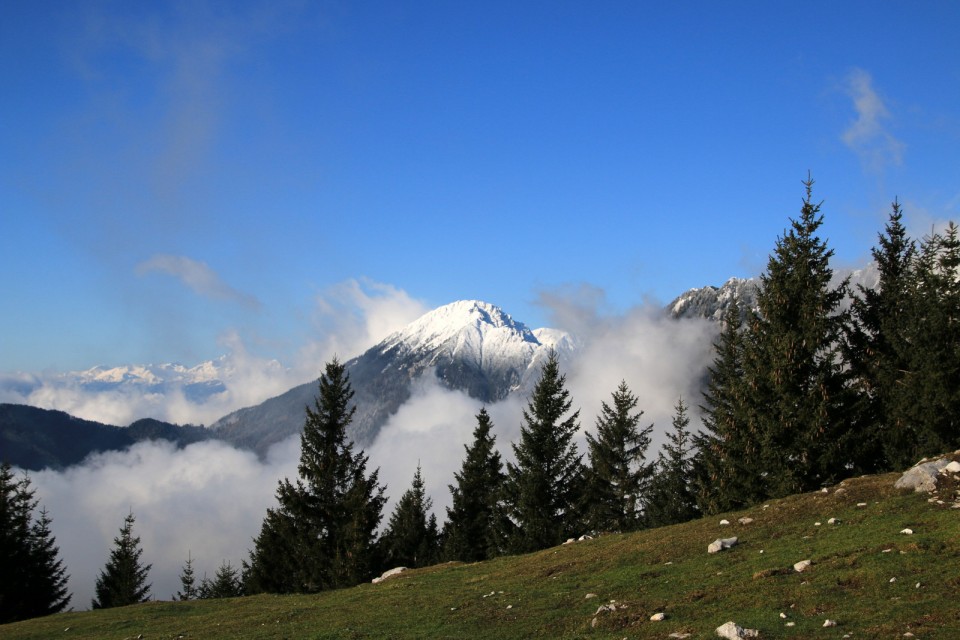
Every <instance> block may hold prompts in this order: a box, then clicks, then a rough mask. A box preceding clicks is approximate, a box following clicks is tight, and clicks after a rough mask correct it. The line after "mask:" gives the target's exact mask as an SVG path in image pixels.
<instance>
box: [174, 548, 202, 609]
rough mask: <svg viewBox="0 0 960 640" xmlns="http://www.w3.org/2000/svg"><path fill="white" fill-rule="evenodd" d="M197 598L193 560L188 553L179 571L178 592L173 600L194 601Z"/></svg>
mask: <svg viewBox="0 0 960 640" xmlns="http://www.w3.org/2000/svg"><path fill="white" fill-rule="evenodd" d="M197 596H198V589H197V578H196V576H195V575H194V572H193V558H192V557H191V556H190V552H189V551H188V552H187V561H186V562H185V563H184V564H183V569H181V570H180V591H178V592H177V595H175V596H174V600H196V599H197Z"/></svg>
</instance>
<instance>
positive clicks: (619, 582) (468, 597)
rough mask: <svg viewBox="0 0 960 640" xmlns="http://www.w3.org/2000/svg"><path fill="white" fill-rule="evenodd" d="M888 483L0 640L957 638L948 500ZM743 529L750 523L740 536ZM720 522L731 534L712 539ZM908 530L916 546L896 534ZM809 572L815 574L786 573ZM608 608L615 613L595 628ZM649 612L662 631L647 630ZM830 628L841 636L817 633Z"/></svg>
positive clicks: (65, 618) (30, 628)
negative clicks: (732, 634)
mask: <svg viewBox="0 0 960 640" xmlns="http://www.w3.org/2000/svg"><path fill="white" fill-rule="evenodd" d="M896 478H897V475H896V474H888V475H883V476H870V477H864V478H858V479H853V480H847V481H845V482H844V483H842V486H843V489H844V491H840V492H837V491H836V489H837V487H833V488H831V489H830V491H829V492H828V493H812V494H804V495H799V496H792V497H789V498H786V499H783V500H774V501H771V502H770V503H769V505H768V506H766V508H764V505H757V506H756V507H753V508H750V509H747V510H744V511H741V512H736V513H729V514H723V515H721V516H716V517H710V518H706V519H703V520H698V521H695V522H689V523H686V524H682V525H678V526H674V527H665V528H662V529H654V530H649V531H643V532H640V533H635V534H626V535H619V534H618V535H609V536H602V537H600V538H598V539H596V540H591V541H585V542H579V543H576V544H571V545H565V546H561V547H557V548H554V549H547V550H545V551H541V552H539V553H534V554H529V555H525V556H517V557H510V558H501V559H498V560H494V561H490V562H483V563H477V564H469V565H467V564H454V563H451V564H445V565H440V566H436V567H431V568H427V569H422V570H417V571H410V572H407V573H404V574H402V575H400V576H398V577H395V578H392V579H390V580H388V581H386V582H384V583H382V584H379V585H372V584H365V585H361V586H359V587H357V588H354V589H345V590H342V591H336V592H328V593H323V594H319V595H310V596H268V595H261V596H254V597H248V598H236V599H228V600H214V601H202V602H152V603H148V604H144V605H138V606H133V607H125V608H119V609H110V610H105V611H90V612H82V613H64V614H58V615H55V616H50V617H47V618H41V619H37V620H29V621H25V622H21V623H17V624H12V625H5V626H0V638H4V639H5V640H18V639H27V638H44V639H50V638H62V639H64V640H73V639H81V638H98V639H101V638H102V639H117V640H122V639H133V638H137V637H139V636H142V637H143V638H144V639H145V640H153V639H160V638H163V639H168V638H169V639H173V638H204V639H207V638H276V639H282V638H290V639H294V638H527V637H547V638H596V639H603V638H616V639H618V640H619V639H620V638H658V639H659V638H666V637H668V636H669V635H670V634H671V633H674V632H686V633H690V634H691V636H690V637H691V638H714V637H716V634H715V633H714V629H716V627H718V626H719V625H721V624H723V623H724V622H726V621H728V620H734V621H736V622H737V623H738V624H740V625H741V626H744V627H750V628H755V629H759V630H760V631H761V637H762V638H803V639H806V638H838V639H839V638H842V637H844V635H845V634H850V637H851V638H853V639H856V640H861V639H865V638H899V637H902V636H903V634H904V633H906V632H908V631H909V632H911V633H913V634H914V636H915V637H917V638H934V637H936V638H960V509H952V508H951V506H952V499H953V498H954V497H955V496H954V492H955V489H956V488H955V487H950V488H949V489H944V490H941V495H942V496H943V497H944V499H945V500H946V504H945V505H938V504H936V503H931V502H928V500H927V498H928V496H926V495H924V494H913V493H904V492H902V491H897V490H895V489H894V488H893V483H894V481H895V480H896ZM948 494H949V495H948ZM864 502H865V503H867V504H866V506H863V507H858V506H857V504H858V503H864ZM744 516H748V517H751V518H753V519H754V522H753V523H751V524H748V525H741V524H739V523H738V522H737V520H738V518H741V517H744ZM724 517H725V518H726V519H728V520H729V521H730V522H732V523H733V524H732V525H730V526H720V525H719V524H718V523H719V521H720V519H721V518H724ZM829 518H839V519H840V523H839V524H836V525H829V524H828V523H827V521H828V519H829ZM815 522H821V523H822V524H821V526H815ZM906 527H909V528H911V529H913V531H914V534H913V535H904V534H901V533H900V530H901V529H904V528H906ZM734 535H735V536H738V537H739V538H740V544H739V545H738V546H736V547H734V548H732V549H730V550H728V551H724V552H722V553H719V554H716V555H708V554H707V552H706V548H707V545H708V544H709V543H710V542H712V541H713V540H714V539H716V538H718V537H730V536H734ZM805 559H810V560H812V561H813V563H814V564H813V566H812V567H811V568H810V569H808V570H807V571H805V572H804V573H796V572H794V571H793V569H792V566H793V564H794V563H795V562H798V561H800V560H805ZM891 578H896V580H895V581H894V582H891V581H890V580H891ZM918 583H919V585H920V586H919V588H918V587H917V586H916V585H917V584H918ZM588 593H594V594H597V596H598V597H596V598H591V599H586V598H585V596H586V594H588ZM611 600H616V602H617V604H618V605H621V606H622V608H618V609H617V610H616V611H614V612H604V613H600V614H599V615H595V612H596V611H597V608H598V607H599V606H600V605H601V604H604V603H609V602H610V601H611ZM659 611H662V612H665V613H666V615H667V618H666V620H664V621H663V622H651V621H650V616H651V615H653V614H654V613H657V612H659ZM781 612H783V613H785V614H786V615H787V616H788V618H787V619H786V620H784V619H781V618H780V613H781ZM594 618H596V621H597V622H596V625H595V626H592V624H591V622H592V621H593V619H594ZM828 618H830V619H834V620H836V621H838V626H837V627H835V628H823V626H822V625H823V622H824V620H826V619H828ZM791 621H792V622H794V623H795V626H793V627H787V626H785V623H786V622H791Z"/></svg>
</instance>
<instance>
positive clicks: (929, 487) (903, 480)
mask: <svg viewBox="0 0 960 640" xmlns="http://www.w3.org/2000/svg"><path fill="white" fill-rule="evenodd" d="M949 464H950V463H949V462H948V461H947V460H946V459H945V458H940V459H938V460H932V461H930V462H920V463H918V464H916V465H914V466H913V467H911V468H909V469H907V470H906V471H905V472H904V473H903V475H902V476H900V479H899V480H897V482H896V484H894V485H893V486H894V487H896V488H897V489H913V490H914V491H915V492H917V493H924V492H925V493H930V492H931V491H934V490H935V489H936V488H937V476H938V475H939V474H940V470H941V469H943V468H945V467H947V466H949Z"/></svg>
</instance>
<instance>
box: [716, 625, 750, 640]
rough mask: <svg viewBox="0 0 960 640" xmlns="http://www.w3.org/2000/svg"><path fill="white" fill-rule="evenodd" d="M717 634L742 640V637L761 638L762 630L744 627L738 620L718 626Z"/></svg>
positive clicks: (731, 639)
mask: <svg viewBox="0 0 960 640" xmlns="http://www.w3.org/2000/svg"><path fill="white" fill-rule="evenodd" d="M717 635H718V636H720V637H721V638H727V640H740V638H759V637H760V632H759V631H757V630H756V629H744V628H743V627H741V626H740V625H738V624H737V623H736V622H727V623H725V624H722V625H720V626H719V627H717Z"/></svg>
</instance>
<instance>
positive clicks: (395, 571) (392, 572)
mask: <svg viewBox="0 0 960 640" xmlns="http://www.w3.org/2000/svg"><path fill="white" fill-rule="evenodd" d="M406 570H407V568H406V567H394V568H393V569H390V570H389V571H384V572H383V573H382V574H381V575H380V577H379V578H374V579H373V580H372V581H371V582H373V584H380V583H381V582H383V581H384V580H386V579H387V578H392V577H393V576H397V575H400V574H401V573H403V572H404V571H406Z"/></svg>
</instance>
